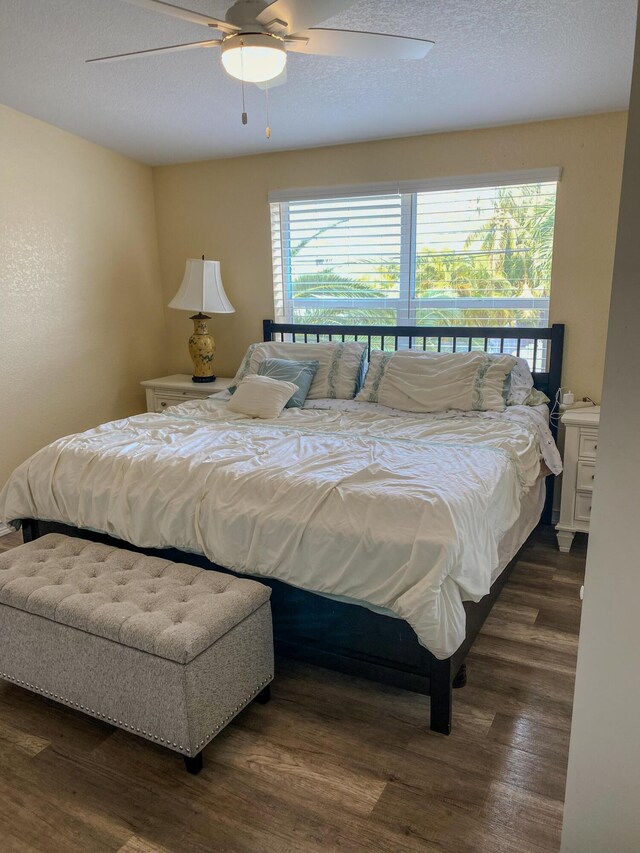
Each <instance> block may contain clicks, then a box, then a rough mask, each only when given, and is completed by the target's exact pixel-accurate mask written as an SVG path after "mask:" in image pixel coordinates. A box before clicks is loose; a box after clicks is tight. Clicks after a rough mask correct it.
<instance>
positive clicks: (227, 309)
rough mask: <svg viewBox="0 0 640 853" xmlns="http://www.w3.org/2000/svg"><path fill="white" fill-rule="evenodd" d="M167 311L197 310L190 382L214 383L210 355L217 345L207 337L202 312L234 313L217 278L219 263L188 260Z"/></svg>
mask: <svg viewBox="0 0 640 853" xmlns="http://www.w3.org/2000/svg"><path fill="white" fill-rule="evenodd" d="M169 308H178V309H180V310H181V311H197V312H198V313H197V314H194V315H193V317H191V318H190V319H191V320H193V334H192V335H191V337H190V338H189V355H190V356H191V360H192V361H193V367H194V370H193V376H192V377H191V379H192V381H193V382H215V378H216V377H215V375H214V373H213V356H214V354H215V351H216V342H215V341H214V339H213V335H210V334H209V327H208V325H207V320H209V319H210V317H209V316H208V314H205V313H204V312H205V311H209V312H210V313H211V314H233V313H235V310H236V309H235V308H234V307H233V305H232V304H231V303H230V302H229V300H228V299H227V294H226V293H225V292H224V287H223V285H222V278H221V277H220V261H205V259H204V255H203V256H202V260H199V259H198V258H189V260H188V261H187V266H186V269H185V271H184V278H183V279H182V284H181V285H180V289H179V290H178V292H177V293H176V295H175V296H174V297H173V299H172V300H171V302H170V303H169Z"/></svg>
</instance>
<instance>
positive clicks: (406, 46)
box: [286, 28, 434, 59]
mask: <svg viewBox="0 0 640 853" xmlns="http://www.w3.org/2000/svg"><path fill="white" fill-rule="evenodd" d="M298 39H300V41H298ZM286 45H287V50H291V51H294V52H296V53H315V54H320V55H321V56H346V57H349V58H351V59H423V58H424V57H425V56H426V55H427V54H428V53H429V51H430V50H431V48H432V47H433V45H434V42H432V41H430V40H429V39H416V38H410V37H409V36H391V35H385V34H384V33H361V32H356V31H354V30H327V29H323V28H317V29H316V28H314V29H309V30H303V31H302V32H297V33H296V34H295V36H294V37H293V38H291V39H289V38H287V39H286Z"/></svg>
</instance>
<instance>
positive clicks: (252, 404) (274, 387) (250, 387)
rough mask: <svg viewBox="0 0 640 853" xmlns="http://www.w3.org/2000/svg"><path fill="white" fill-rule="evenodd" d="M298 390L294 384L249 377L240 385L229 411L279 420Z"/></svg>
mask: <svg viewBox="0 0 640 853" xmlns="http://www.w3.org/2000/svg"><path fill="white" fill-rule="evenodd" d="M297 390H298V386H297V385H294V384H293V382H281V381H280V380H279V379H271V377H270V376H247V377H245V378H244V379H242V380H241V381H240V382H239V383H238V386H237V388H236V391H235V394H234V395H233V397H232V398H231V399H230V400H229V402H228V403H227V409H229V411H231V412H238V413H239V414H241V415H248V416H249V417H250V418H277V417H279V416H280V413H281V412H282V410H283V409H284V407H285V406H286V404H287V403H288V402H289V400H290V399H291V397H292V396H293V395H294V394H295V393H296V391H297Z"/></svg>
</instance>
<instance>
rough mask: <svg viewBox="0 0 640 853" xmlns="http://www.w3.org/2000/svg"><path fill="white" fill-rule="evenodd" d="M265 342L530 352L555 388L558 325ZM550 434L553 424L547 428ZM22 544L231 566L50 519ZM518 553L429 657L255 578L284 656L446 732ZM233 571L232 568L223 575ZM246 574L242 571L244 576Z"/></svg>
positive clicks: (337, 605) (395, 625) (27, 530)
mask: <svg viewBox="0 0 640 853" xmlns="http://www.w3.org/2000/svg"><path fill="white" fill-rule="evenodd" d="M264 339H265V341H271V340H289V341H297V342H302V341H305V342H307V341H311V342H318V341H327V340H340V341H344V340H354V339H355V340H360V341H364V340H366V341H367V347H368V351H369V352H370V351H371V349H372V348H374V349H375V348H385V349H396V350H397V349H400V348H406V347H409V348H411V349H420V350H435V351H454V352H456V351H457V352H466V351H467V350H469V349H470V348H473V349H481V350H484V351H487V352H513V353H514V354H516V355H520V354H522V355H523V356H525V355H527V356H529V354H531V358H530V363H531V364H532V373H533V377H534V382H535V386H536V387H537V388H539V389H540V390H541V391H544V393H545V394H547V396H548V397H549V398H550V399H551V400H552V401H553V400H555V398H556V393H557V391H558V389H559V388H560V376H561V370H562V349H563V340H564V326H563V325H558V324H555V325H553V326H551V327H550V328H543V329H539V328H517V329H514V328H468V327H449V326H444V327H426V326H333V325H331V326H314V325H299V324H291V323H274V322H272V321H271V320H265V321H264ZM551 429H552V432H553V433H554V437H555V434H556V431H557V427H556V426H555V425H554V424H552V426H551ZM553 479H554V478H553V477H552V476H550V477H549V478H548V479H547V500H546V502H545V510H544V513H543V516H542V518H543V520H546V521H549V520H550V514H551V501H552V496H553ZM22 524H23V531H24V538H25V541H30V540H32V539H35V538H37V537H39V536H43V535H44V534H46V533H51V532H59V533H66V534H67V535H71V536H82V537H84V538H88V539H92V540H96V541H100V542H108V543H110V544H114V545H116V546H121V547H124V548H128V549H130V550H131V549H133V550H135V551H140V552H142V553H146V554H155V555H157V556H162V557H166V558H167V559H170V560H175V561H177V562H183V563H189V564H191V565H196V566H201V567H203V568H206V569H215V570H216V571H223V572H229V570H228V569H224V568H222V567H220V566H217V565H215V564H214V563H211V562H209V561H208V560H207V559H206V558H205V557H202V556H200V555H197V554H189V553H185V552H183V551H178V550H176V549H163V550H153V549H148V548H136V547H135V546H132V545H130V544H128V543H126V542H122V541H120V540H117V539H113V538H111V537H109V536H106V535H104V534H100V533H95V532H93V531H88V530H79V529H77V528H74V527H69V526H67V525H63V524H59V523H57V522H46V521H38V520H35V519H24V520H23V522H22ZM516 560H517V556H516V557H515V558H514V559H513V560H512V561H511V563H509V565H508V566H507V567H506V568H505V570H504V571H503V572H502V573H501V574H500V576H499V577H498V578H497V579H496V581H495V582H494V583H493V586H492V587H491V590H490V591H489V593H488V594H487V595H485V597H484V598H483V599H481V600H480V601H479V602H477V603H474V602H465V604H464V608H465V611H466V616H467V631H466V637H465V640H464V642H463V643H462V645H461V646H460V648H459V649H458V650H457V651H456V652H455V654H453V655H452V656H451V657H450V658H447V659H446V660H437V659H436V658H435V657H434V656H433V655H432V654H431V653H430V652H429V651H427V649H425V648H424V647H423V646H421V645H420V643H419V642H418V639H417V637H416V635H415V633H414V631H413V629H412V628H411V627H410V626H409V624H408V623H407V622H405V621H404V620H402V619H397V618H393V617H390V616H385V615H382V614H379V613H374V612H372V611H371V610H368V609H367V608H365V607H362V606H360V605H357V604H348V603H345V602H338V601H334V600H333V599H330V598H326V597H324V596H322V595H318V594H315V593H312V592H307V591H305V590H301V589H297V588H295V587H292V586H289V585H288V584H286V583H283V582H282V581H278V580H272V579H270V578H262V577H260V578H256V580H259V581H260V582H261V583H265V584H267V585H268V586H270V587H271V590H272V596H271V606H272V611H273V623H274V641H275V647H276V651H277V652H279V653H280V654H282V655H285V656H288V657H293V658H297V659H299V660H304V661H307V662H309V663H313V664H318V665H320V666H324V667H328V668H329V669H335V670H338V671H340V672H345V673H348V674H351V675H357V676H361V677H364V678H369V679H372V680H374V681H378V682H382V683H384V684H389V685H392V686H395V687H399V688H402V689H406V690H413V691H415V692H417V693H423V694H427V695H429V696H430V697H431V704H430V726H431V729H432V730H433V731H436V732H441V733H442V734H449V733H450V732H451V709H452V699H453V696H452V688H453V687H458V686H463V684H464V680H465V668H464V660H465V657H466V655H467V652H468V651H469V649H470V647H471V645H472V643H473V641H474V640H475V638H476V636H477V634H478V632H479V631H480V628H481V627H482V624H483V623H484V621H485V619H486V618H487V616H488V614H489V612H490V611H491V608H492V607H493V603H494V602H495V600H496V599H497V598H498V596H499V594H500V591H501V590H502V588H503V586H504V585H505V583H506V582H507V580H508V578H509V575H510V573H511V571H512V570H513V567H514V565H515V562H516ZM229 573H230V574H234V573H233V572H229ZM244 577H246V575H244Z"/></svg>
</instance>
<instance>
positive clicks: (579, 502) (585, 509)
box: [574, 492, 593, 521]
mask: <svg viewBox="0 0 640 853" xmlns="http://www.w3.org/2000/svg"><path fill="white" fill-rule="evenodd" d="M592 499H593V495H592V494H591V492H576V508H575V512H574V517H575V519H576V521H589V519H590V518H591V501H592Z"/></svg>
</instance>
